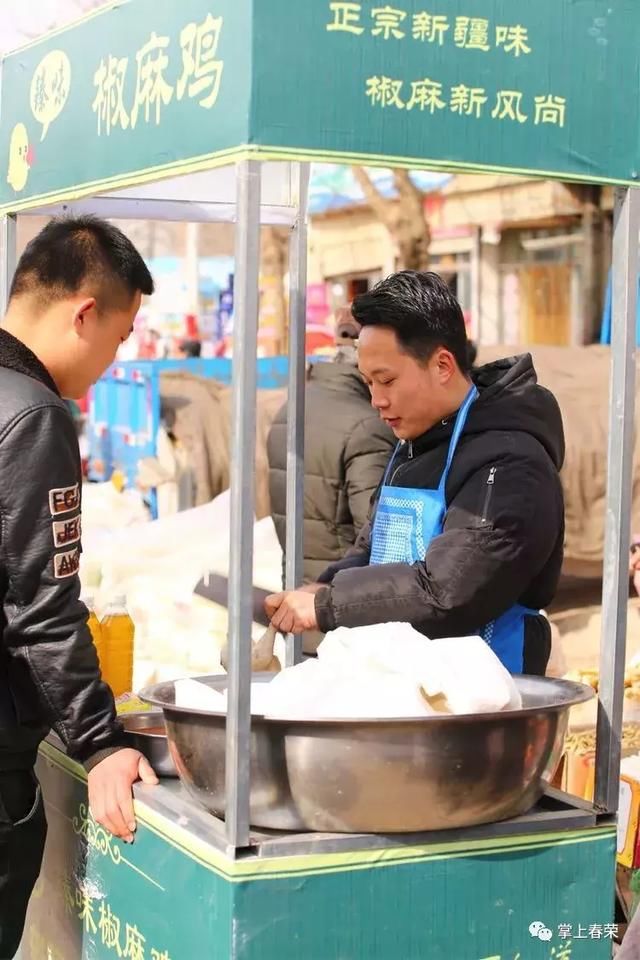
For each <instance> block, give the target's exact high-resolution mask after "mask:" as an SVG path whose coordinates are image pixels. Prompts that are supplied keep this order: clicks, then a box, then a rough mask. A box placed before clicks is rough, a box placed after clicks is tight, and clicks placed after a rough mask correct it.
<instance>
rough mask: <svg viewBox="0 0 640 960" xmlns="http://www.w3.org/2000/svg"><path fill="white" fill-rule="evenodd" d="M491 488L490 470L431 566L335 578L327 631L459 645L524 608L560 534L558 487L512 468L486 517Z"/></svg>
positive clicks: (456, 516) (433, 550)
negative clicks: (422, 636)
mask: <svg viewBox="0 0 640 960" xmlns="http://www.w3.org/2000/svg"><path fill="white" fill-rule="evenodd" d="M487 479H488V468H487V469H482V470H479V471H477V472H475V473H473V474H472V475H471V476H469V477H468V479H467V480H466V482H465V483H464V485H463V486H461V488H460V489H459V491H458V492H457V494H456V496H455V498H454V499H453V500H452V502H450V503H449V506H448V510H447V514H446V518H445V524H444V530H443V532H442V534H441V535H440V536H438V537H435V538H434V539H433V540H432V542H431V544H430V545H429V548H428V550H427V553H426V556H425V559H424V561H423V562H421V563H415V564H413V565H409V564H401V563H394V564H383V565H379V566H366V567H360V568H358V569H342V570H340V571H337V572H335V574H334V576H333V578H332V581H331V583H330V584H329V585H328V586H326V587H325V588H324V589H323V590H321V591H319V592H318V594H317V595H316V614H317V616H318V625H319V629H320V630H322V631H323V632H327V631H328V630H332V629H335V628H336V627H338V626H345V627H356V626H365V625H368V624H374V623H383V622H386V621H405V622H409V623H411V624H413V626H414V627H416V628H417V629H420V630H422V632H424V633H426V634H427V636H431V637H439V636H461V635H464V634H467V633H472V632H475V631H476V630H478V629H480V628H481V627H483V626H484V625H485V624H487V623H489V622H490V621H491V620H493V619H495V618H496V617H497V616H499V615H500V614H502V613H504V612H505V611H506V610H508V609H509V607H511V606H512V605H513V604H514V603H515V602H517V601H518V600H520V599H521V598H522V594H523V591H525V590H526V588H527V586H528V585H529V584H530V583H531V581H532V580H533V579H534V578H535V576H536V573H537V572H538V571H539V570H541V569H542V567H543V566H544V564H545V563H546V562H547V560H548V559H549V557H550V555H551V553H552V551H553V549H554V547H555V545H556V543H557V540H558V536H559V535H561V533H562V527H563V504H562V492H561V488H560V484H559V481H558V480H557V475H556V477H553V476H552V475H551V471H550V469H549V470H546V469H545V467H544V466H541V465H540V464H536V463H535V462H533V461H532V460H530V459H527V458H517V457H512V458H510V459H505V460H504V461H502V462H500V463H499V464H498V466H497V470H496V474H495V483H494V484H493V488H492V491H491V496H490V501H489V503H488V505H487V508H486V510H485V504H486V503H487V492H486V491H487ZM542 491H546V492H547V493H548V495H543V494H542Z"/></svg>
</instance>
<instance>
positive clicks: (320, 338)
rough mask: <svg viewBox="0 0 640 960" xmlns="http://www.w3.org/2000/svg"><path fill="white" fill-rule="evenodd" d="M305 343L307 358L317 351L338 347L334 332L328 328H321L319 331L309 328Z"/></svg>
mask: <svg viewBox="0 0 640 960" xmlns="http://www.w3.org/2000/svg"><path fill="white" fill-rule="evenodd" d="M304 341H305V351H306V354H307V356H309V355H310V354H312V353H315V351H316V350H323V349H324V348H326V347H335V345H336V336H335V333H334V332H333V330H328V329H327V328H326V327H321V328H319V329H315V330H313V329H312V330H310V329H309V326H307V332H306V336H305V338H304Z"/></svg>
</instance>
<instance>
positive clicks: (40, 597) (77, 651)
mask: <svg viewBox="0 0 640 960" xmlns="http://www.w3.org/2000/svg"><path fill="white" fill-rule="evenodd" d="M81 495H82V476H81V468H80V455H79V452H78V441H77V437H76V432H75V428H74V425H73V420H72V418H71V415H70V413H69V410H68V409H67V406H66V404H65V403H64V401H63V400H62V398H61V397H60V395H59V393H58V391H57V389H56V386H55V384H54V382H53V380H52V379H51V377H50V376H49V373H48V372H47V370H46V369H45V368H44V366H43V365H42V364H41V363H40V361H39V360H38V359H37V357H36V356H35V355H34V354H33V353H32V352H31V351H30V350H29V349H28V348H27V347H25V345H24V344H22V343H21V342H20V341H19V340H16V339H15V337H12V336H11V335H10V334H9V333H7V332H6V331H4V330H0V635H1V637H2V643H1V644H0V770H17V769H25V768H28V767H30V766H31V765H32V764H33V763H34V760H35V755H36V751H37V747H38V744H39V743H40V741H41V740H42V738H43V737H44V736H45V735H46V734H47V733H48V731H49V730H50V729H51V728H53V729H55V731H56V732H57V733H58V735H59V736H60V737H61V738H62V740H63V741H64V743H65V745H66V746H67V749H68V752H69V754H70V756H72V757H74V758H75V759H77V760H79V761H80V762H82V763H85V765H86V766H87V768H88V769H90V768H91V766H94V765H95V764H96V763H97V762H99V761H100V760H101V759H103V757H104V756H106V755H107V754H108V753H110V752H112V751H113V750H114V749H116V748H118V747H119V746H121V745H123V743H124V741H123V733H122V728H121V725H120V723H119V722H118V721H117V719H116V715H115V706H114V702H113V697H112V695H111V691H110V690H109V688H108V687H107V686H106V684H104V683H103V682H102V680H101V679H100V671H99V667H98V660H97V656H96V652H95V648H94V646H93V643H92V641H91V634H90V632H89V630H88V627H87V609H86V607H85V606H84V604H82V603H81V602H80V599H79V596H80V581H79V578H78V565H79V559H80V552H81V547H80V505H81Z"/></svg>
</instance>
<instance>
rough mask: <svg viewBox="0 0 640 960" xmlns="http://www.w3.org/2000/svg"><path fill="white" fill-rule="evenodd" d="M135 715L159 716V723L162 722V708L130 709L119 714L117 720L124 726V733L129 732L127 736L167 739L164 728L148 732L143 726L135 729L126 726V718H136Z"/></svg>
mask: <svg viewBox="0 0 640 960" xmlns="http://www.w3.org/2000/svg"><path fill="white" fill-rule="evenodd" d="M143 699H144V698H143ZM148 702H149V703H151V701H150V700H149V701H148ZM154 706H156V704H154ZM137 717H156V718H159V719H160V722H161V723H164V710H163V709H160V710H132V711H131V712H130V713H123V714H120V716H119V717H118V720H119V721H120V722H121V724H122V726H123V727H124V729H125V733H127V734H129V736H131V737H138V736H141V737H149V738H150V739H153V738H156V739H158V740H166V739H167V731H166V730H165V731H164V732H163V733H149V732H148V729H146V730H145V728H144V727H137V728H135V729H133V730H132V729H131V728H130V727H128V726H127V720H129V719H132V720H134V719H136V718H137Z"/></svg>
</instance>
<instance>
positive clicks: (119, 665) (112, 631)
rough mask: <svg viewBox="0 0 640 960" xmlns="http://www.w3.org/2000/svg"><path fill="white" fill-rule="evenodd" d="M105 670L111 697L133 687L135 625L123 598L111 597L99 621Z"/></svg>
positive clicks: (120, 694) (118, 695) (128, 690)
mask: <svg viewBox="0 0 640 960" xmlns="http://www.w3.org/2000/svg"><path fill="white" fill-rule="evenodd" d="M100 629H101V631H102V643H103V646H104V651H105V659H106V669H105V670H104V671H103V677H104V679H105V680H106V682H107V683H108V684H109V686H110V687H111V689H112V691H113V695H114V697H120V696H122V694H123V693H129V692H130V691H131V687H132V686H133V640H134V633H135V628H134V625H133V620H132V619H131V617H130V616H129V614H128V613H127V601H126V597H115V598H114V599H113V600H112V601H111V603H110V604H109V605H108V607H107V609H106V610H105V612H104V615H103V617H102V620H101V621H100Z"/></svg>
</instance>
